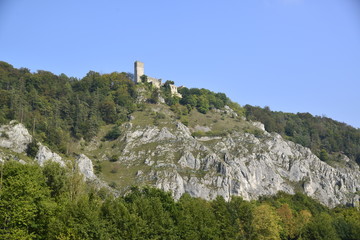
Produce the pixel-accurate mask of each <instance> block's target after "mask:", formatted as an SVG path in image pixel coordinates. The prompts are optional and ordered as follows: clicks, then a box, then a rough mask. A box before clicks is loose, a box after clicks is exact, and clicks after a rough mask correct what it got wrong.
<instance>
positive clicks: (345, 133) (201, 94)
mask: <svg viewBox="0 0 360 240" xmlns="http://www.w3.org/2000/svg"><path fill="white" fill-rule="evenodd" d="M131 77H132V76H131V74H129V73H125V72H121V73H118V72H113V73H110V74H99V73H97V72H94V71H90V72H89V73H88V74H86V76H85V77H83V78H82V79H77V78H73V77H68V76H66V75H65V74H60V75H59V76H57V75H55V74H53V73H51V72H48V71H42V70H41V71H40V70H39V71H37V72H35V73H31V72H30V71H29V69H26V68H20V69H16V68H14V67H13V66H12V65H10V64H8V63H6V62H0V124H6V123H8V122H9V121H10V120H14V119H15V120H18V121H19V122H22V123H24V124H25V126H26V127H27V128H28V129H31V130H32V133H33V134H35V136H36V138H37V139H38V140H39V141H41V142H45V143H47V144H48V145H50V146H51V147H52V148H53V149H54V150H58V151H60V152H62V153H66V152H67V147H66V144H67V142H69V140H70V139H71V138H75V139H80V138H84V139H86V140H90V139H91V138H92V137H93V136H95V135H96V134H97V132H98V131H99V128H100V127H101V126H102V125H106V124H113V123H116V124H121V123H123V122H126V121H128V119H129V116H130V114H131V113H132V112H134V111H137V110H142V109H143V108H144V104H142V103H141V101H137V100H138V96H137V94H138V92H137V86H136V85H135V84H134V82H133V81H132V79H131ZM169 82H171V81H169ZM167 87H168V84H165V85H164V87H163V89H162V91H158V90H156V89H151V88H148V90H149V93H148V99H147V101H148V102H149V103H157V102H158V101H159V96H162V97H163V98H164V99H165V102H166V104H167V105H169V106H171V109H172V110H173V111H174V112H176V113H177V114H178V118H179V119H180V120H181V121H182V122H183V123H185V124H186V123H187V121H188V119H187V116H186V115H187V113H188V112H189V111H190V110H191V109H194V108H196V109H197V110H198V111H199V112H201V113H204V114H205V113H206V112H207V111H208V110H209V109H212V108H218V109H221V108H223V107H224V106H225V105H228V106H230V107H231V108H232V109H234V110H235V111H236V112H237V113H238V114H239V115H243V116H244V115H245V116H246V118H247V119H248V120H255V121H260V122H262V123H264V124H265V128H266V130H267V131H269V132H277V133H279V134H281V135H282V136H283V137H286V138H287V139H289V140H291V141H294V142H296V143H299V144H301V145H303V146H305V147H309V148H311V150H312V151H313V152H314V153H316V154H317V155H318V156H319V157H320V159H322V160H324V161H336V160H337V158H338V153H344V154H346V155H347V156H348V157H350V158H351V159H352V160H355V161H357V163H360V130H359V129H355V128H353V127H351V126H348V125H346V124H344V123H340V122H337V121H334V120H332V119H330V118H326V117H314V116H312V115H311V114H309V113H298V114H291V113H283V112H273V111H270V109H269V108H260V107H253V106H250V105H246V106H245V107H244V108H242V107H240V106H239V105H238V104H236V103H234V102H232V101H230V100H229V99H228V98H227V96H226V95H225V94H223V93H213V92H211V91H209V90H206V89H197V88H192V89H188V88H182V89H181V90H180V93H181V94H182V95H183V98H182V99H179V98H176V97H172V96H171V95H170V94H169V91H168V89H167Z"/></svg>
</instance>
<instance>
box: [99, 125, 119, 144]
mask: <svg viewBox="0 0 360 240" xmlns="http://www.w3.org/2000/svg"><path fill="white" fill-rule="evenodd" d="M120 135H121V132H120V129H119V127H118V126H115V127H113V128H112V129H111V130H110V131H109V132H108V133H107V134H106V135H105V136H104V137H103V140H104V141H113V140H115V139H117V138H118V137H120Z"/></svg>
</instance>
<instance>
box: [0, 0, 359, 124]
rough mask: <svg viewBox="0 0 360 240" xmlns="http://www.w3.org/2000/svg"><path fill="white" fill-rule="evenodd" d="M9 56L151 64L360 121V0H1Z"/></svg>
mask: <svg viewBox="0 0 360 240" xmlns="http://www.w3.org/2000/svg"><path fill="white" fill-rule="evenodd" d="M0 60H2V61H6V62H8V63H10V64H12V65H13V66H14V67H17V68H19V67H27V68H29V69H30V70H31V71H36V70H47V71H51V72H53V73H55V74H60V73H65V74H66V75H68V76H74V77H78V78H82V77H83V76H85V75H86V73H87V72H88V71H89V70H94V71H97V72H100V73H110V72H114V71H119V72H122V71H124V72H133V62H134V61H135V60H139V61H142V62H144V63H145V73H146V74H147V75H149V76H152V77H157V78H162V79H163V80H173V81H175V83H176V85H185V86H187V87H199V88H207V89H210V90H212V91H215V92H224V93H226V94H227V95H228V96H229V97H230V98H231V99H232V100H234V101H236V102H238V103H239V104H241V105H245V104H251V105H257V106H261V107H264V106H269V107H270V108H271V109H272V110H275V111H284V112H293V113H297V112H310V113H311V114H313V115H320V116H321V115H325V116H327V117H331V118H333V119H335V120H338V121H341V122H345V123H347V124H349V125H352V126H354V127H357V128H360V104H359V103H360V99H359V97H360V94H359V93H360V1H359V0H224V1H220V0H191V1H190V0H181V1H169V0H167V1H165V0H151V1H149V0H137V1H130V0H128V1H125V0H123V1H121V0H101V1H100V0H96V1H95V0H58V1H56V0H52V1H49V0H31V1H29V0H0Z"/></svg>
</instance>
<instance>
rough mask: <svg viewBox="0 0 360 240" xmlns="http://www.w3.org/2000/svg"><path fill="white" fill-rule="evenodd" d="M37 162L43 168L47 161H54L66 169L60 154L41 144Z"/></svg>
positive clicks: (36, 157) (36, 158)
mask: <svg viewBox="0 0 360 240" xmlns="http://www.w3.org/2000/svg"><path fill="white" fill-rule="evenodd" d="M35 160H36V161H37V162H38V163H39V165H40V166H43V165H44V163H45V162H47V161H53V162H57V163H59V164H60V165H61V166H62V167H65V163H64V161H63V160H62V158H61V157H60V156H59V155H58V154H56V153H54V152H52V151H51V150H50V149H49V148H48V147H46V146H44V145H41V144H40V146H39V151H38V152H37V154H36V156H35Z"/></svg>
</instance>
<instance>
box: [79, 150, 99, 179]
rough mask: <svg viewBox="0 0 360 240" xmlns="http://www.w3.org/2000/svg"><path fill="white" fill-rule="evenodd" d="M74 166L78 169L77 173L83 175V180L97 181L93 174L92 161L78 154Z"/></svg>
mask: <svg viewBox="0 0 360 240" xmlns="http://www.w3.org/2000/svg"><path fill="white" fill-rule="evenodd" d="M76 165H77V167H78V168H79V172H80V173H82V174H83V175H84V179H85V180H86V179H87V180H95V179H97V177H96V175H95V173H94V167H93V164H92V161H91V160H90V158H88V157H87V156H86V155H85V154H80V155H79V156H78V158H77V159H76Z"/></svg>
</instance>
